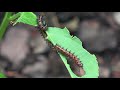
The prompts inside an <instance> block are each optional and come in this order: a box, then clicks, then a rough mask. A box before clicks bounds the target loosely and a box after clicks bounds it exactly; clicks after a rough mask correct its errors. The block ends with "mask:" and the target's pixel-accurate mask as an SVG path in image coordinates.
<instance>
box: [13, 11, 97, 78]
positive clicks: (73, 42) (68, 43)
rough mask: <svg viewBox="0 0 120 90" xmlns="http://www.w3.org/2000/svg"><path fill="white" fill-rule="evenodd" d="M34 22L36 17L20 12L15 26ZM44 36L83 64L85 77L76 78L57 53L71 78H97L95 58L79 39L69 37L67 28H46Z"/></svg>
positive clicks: (35, 23) (64, 59) (62, 57)
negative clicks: (72, 54) (20, 23)
mask: <svg viewBox="0 0 120 90" xmlns="http://www.w3.org/2000/svg"><path fill="white" fill-rule="evenodd" d="M36 20H37V17H36V15H35V14H33V13H32V12H22V13H21V16H20V17H19V18H18V19H17V20H16V22H15V24H17V23H18V22H22V23H25V24H29V25H33V26H37V22H36ZM46 34H47V37H46V39H47V40H49V41H50V42H52V44H53V45H56V44H58V45H60V46H61V47H63V48H64V49H67V50H69V51H71V52H72V53H74V55H75V56H77V57H78V58H79V60H80V61H81V62H82V63H83V69H84V71H85V75H83V76H82V77H78V76H76V75H75V74H74V73H73V71H72V70H71V68H70V66H69V64H67V60H66V57H65V56H63V55H62V54H60V53H59V52H58V54H59V55H60V57H61V59H62V61H63V62H64V64H65V66H66V68H67V70H68V72H69V74H70V76H71V77H72V78H98V76H99V67H98V62H97V60H96V56H95V55H92V54H90V53H89V52H88V51H87V50H85V49H84V48H83V46H82V42H81V41H80V39H79V38H77V37H76V36H71V35H70V33H69V30H68V29H67V28H64V29H61V28H57V27H48V29H47V30H46Z"/></svg>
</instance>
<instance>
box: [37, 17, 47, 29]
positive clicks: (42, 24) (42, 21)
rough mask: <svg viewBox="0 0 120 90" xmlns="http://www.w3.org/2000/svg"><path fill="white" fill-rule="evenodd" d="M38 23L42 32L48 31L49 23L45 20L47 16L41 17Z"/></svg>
mask: <svg viewBox="0 0 120 90" xmlns="http://www.w3.org/2000/svg"><path fill="white" fill-rule="evenodd" d="M37 22H38V28H39V29H40V30H42V31H44V30H47V23H46V20H45V16H42V15H39V16H38V19H37Z"/></svg>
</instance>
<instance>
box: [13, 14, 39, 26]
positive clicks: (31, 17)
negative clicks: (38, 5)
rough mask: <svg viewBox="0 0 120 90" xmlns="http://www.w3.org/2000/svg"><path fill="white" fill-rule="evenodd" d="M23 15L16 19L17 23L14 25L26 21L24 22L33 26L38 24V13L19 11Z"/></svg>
mask: <svg viewBox="0 0 120 90" xmlns="http://www.w3.org/2000/svg"><path fill="white" fill-rule="evenodd" d="M19 13H20V14H21V15H20V17H19V18H18V19H17V20H16V21H15V23H14V24H13V25H15V24H16V23H20V22H21V23H24V24H29V25H32V26H37V22H36V19H37V17H36V15H35V14H34V13H32V12H19Z"/></svg>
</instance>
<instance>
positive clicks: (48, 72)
mask: <svg viewBox="0 0 120 90" xmlns="http://www.w3.org/2000/svg"><path fill="white" fill-rule="evenodd" d="M34 13H35V14H36V15H39V14H40V13H44V14H45V15H46V16H47V22H48V26H55V27H60V28H63V27H67V28H68V29H69V31H70V32H71V34H73V35H76V36H77V37H79V38H80V40H81V41H82V42H83V46H84V48H85V49H86V50H88V51H89V52H90V53H93V54H95V55H96V57H97V60H98V62H99V68H100V76H99V77H100V78H120V12H34ZM3 17H4V12H0V22H1V21H2V19H3ZM0 70H1V71H3V72H4V73H5V74H6V75H7V77H13V78H70V75H69V73H68V71H67V69H66V67H65V66H64V64H63V62H62V60H61V58H60V57H59V55H58V54H57V53H56V52H55V51H53V50H52V49H51V48H50V47H49V46H48V44H47V43H46V41H44V39H43V38H42V36H41V35H40V32H39V31H37V30H36V28H35V27H32V26H29V25H25V24H21V23H19V24H17V25H15V26H14V27H13V26H11V25H10V26H9V27H8V29H7V31H6V33H5V35H4V38H3V40H2V41H1V42H0Z"/></svg>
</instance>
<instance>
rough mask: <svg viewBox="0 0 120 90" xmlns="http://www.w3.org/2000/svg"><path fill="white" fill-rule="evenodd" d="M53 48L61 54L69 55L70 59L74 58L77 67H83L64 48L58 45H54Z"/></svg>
mask: <svg viewBox="0 0 120 90" xmlns="http://www.w3.org/2000/svg"><path fill="white" fill-rule="evenodd" d="M54 48H55V49H56V50H57V51H59V52H61V53H62V54H64V55H66V56H67V57H70V58H71V59H72V60H74V62H75V63H76V65H77V66H78V67H83V65H82V63H81V62H80V61H79V59H78V58H77V57H76V56H75V55H74V54H72V53H71V52H70V51H67V50H65V49H64V48H61V47H60V46H59V45H55V46H54Z"/></svg>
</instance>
